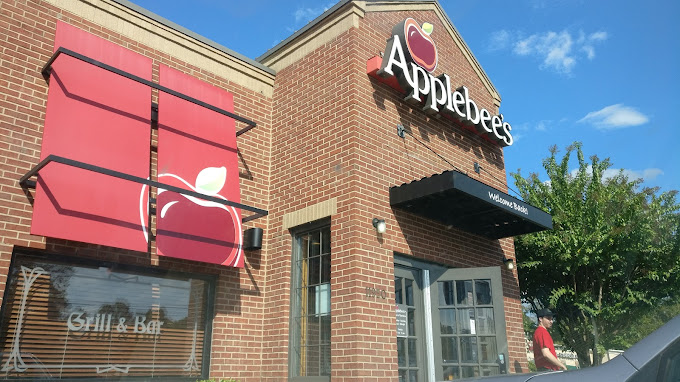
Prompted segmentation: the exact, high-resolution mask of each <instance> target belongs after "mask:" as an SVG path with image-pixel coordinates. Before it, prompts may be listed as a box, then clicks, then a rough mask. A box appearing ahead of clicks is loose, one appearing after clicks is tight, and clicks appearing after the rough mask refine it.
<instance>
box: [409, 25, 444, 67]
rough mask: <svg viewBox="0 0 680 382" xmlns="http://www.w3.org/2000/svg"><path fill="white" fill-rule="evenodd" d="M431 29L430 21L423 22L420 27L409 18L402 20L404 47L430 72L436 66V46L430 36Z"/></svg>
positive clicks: (432, 28)
mask: <svg viewBox="0 0 680 382" xmlns="http://www.w3.org/2000/svg"><path fill="white" fill-rule="evenodd" d="M433 30H434V26H433V25H432V24H430V23H424V24H423V26H422V28H421V27H420V25H418V23H416V21H415V20H413V19H411V18H409V19H406V21H405V22H404V36H405V40H406V47H407V48H408V51H409V53H410V54H411V58H412V59H413V61H415V63H416V64H418V65H420V66H421V67H422V68H423V69H425V70H427V71H428V72H430V73H431V72H433V71H434V69H435V68H436V67H437V47H436V46H435V45H434V40H432V37H430V34H431V33H432V31H433Z"/></svg>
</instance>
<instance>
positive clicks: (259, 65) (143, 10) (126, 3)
mask: <svg viewBox="0 0 680 382" xmlns="http://www.w3.org/2000/svg"><path fill="white" fill-rule="evenodd" d="M110 1H112V2H114V3H118V4H119V5H122V6H124V7H126V8H129V9H131V10H133V11H135V12H137V13H139V14H141V15H143V16H145V17H147V18H149V19H152V20H153V21H156V22H157V23H159V24H163V25H165V26H166V27H168V28H170V29H173V30H175V31H177V32H179V33H182V34H184V35H186V36H187V37H190V38H192V39H194V40H196V41H199V42H200V43H202V44H205V45H208V46H210V47H212V48H214V49H217V50H219V51H221V52H223V53H226V54H228V55H230V56H232V57H234V58H237V59H238V60H241V61H243V62H245V63H247V64H249V65H252V66H254V67H256V68H258V69H260V70H263V71H265V72H267V73H269V74H272V75H276V71H275V70H274V69H272V68H270V67H268V66H266V65H263V64H262V63H260V62H258V61H256V60H253V59H251V58H248V57H246V56H244V55H242V54H240V53H238V52H235V51H233V50H231V49H229V48H227V47H225V46H224V45H221V44H219V43H217V42H215V41H213V40H210V39H208V38H205V37H203V36H201V35H199V34H198V33H195V32H192V31H191V30H189V29H187V28H184V27H183V26H181V25H179V24H176V23H174V22H172V21H170V20H168V19H166V18H164V17H162V16H159V15H157V14H155V13H153V12H151V11H149V10H148V9H146V8H142V7H140V6H139V5H136V4H133V3H131V2H130V1H128V0H110Z"/></svg>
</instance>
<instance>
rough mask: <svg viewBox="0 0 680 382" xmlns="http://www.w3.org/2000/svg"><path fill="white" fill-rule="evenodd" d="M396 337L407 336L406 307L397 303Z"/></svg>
mask: <svg viewBox="0 0 680 382" xmlns="http://www.w3.org/2000/svg"><path fill="white" fill-rule="evenodd" d="M396 312H397V337H408V308H407V307H406V305H397V309H396Z"/></svg>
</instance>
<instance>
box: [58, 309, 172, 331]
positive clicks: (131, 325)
mask: <svg viewBox="0 0 680 382" xmlns="http://www.w3.org/2000/svg"><path fill="white" fill-rule="evenodd" d="M126 321H127V319H126V318H125V317H119V318H117V319H114V318H113V315H111V314H94V315H87V314H86V313H83V312H74V313H71V314H70V315H69V316H68V321H67V325H68V328H69V330H70V331H72V332H112V331H116V332H118V333H139V334H154V335H158V334H161V327H162V326H163V324H164V322H163V321H160V320H147V319H146V317H145V316H135V318H134V320H132V322H126Z"/></svg>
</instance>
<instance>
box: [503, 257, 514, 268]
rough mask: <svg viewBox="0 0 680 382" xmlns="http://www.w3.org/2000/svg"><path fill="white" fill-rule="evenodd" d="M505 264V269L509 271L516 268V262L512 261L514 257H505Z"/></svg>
mask: <svg viewBox="0 0 680 382" xmlns="http://www.w3.org/2000/svg"><path fill="white" fill-rule="evenodd" d="M503 265H505V269H507V270H509V271H511V270H513V269H515V263H514V262H513V261H512V259H508V258H504V259H503Z"/></svg>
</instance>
